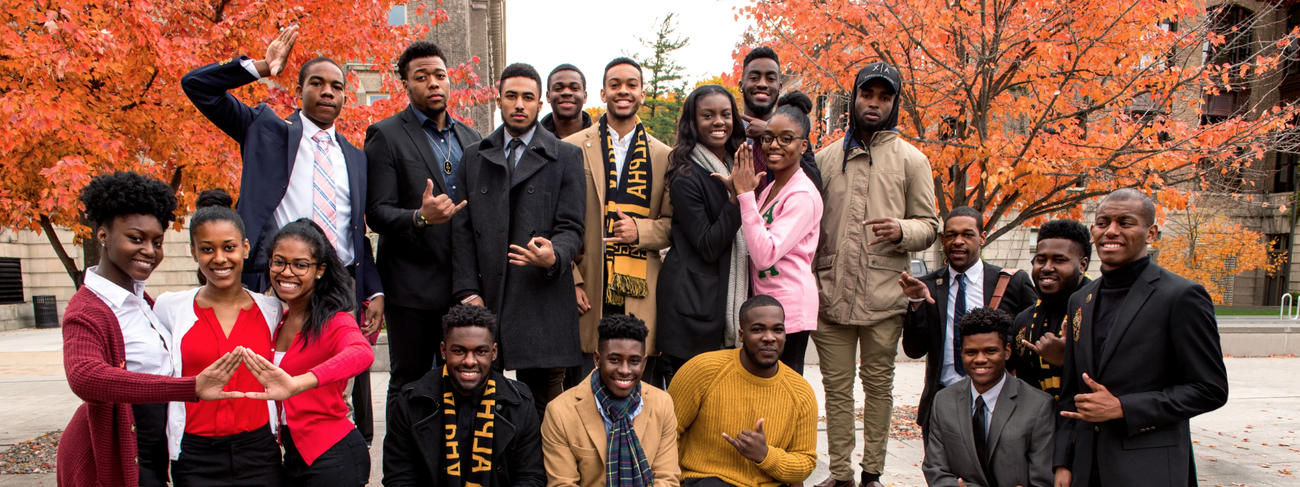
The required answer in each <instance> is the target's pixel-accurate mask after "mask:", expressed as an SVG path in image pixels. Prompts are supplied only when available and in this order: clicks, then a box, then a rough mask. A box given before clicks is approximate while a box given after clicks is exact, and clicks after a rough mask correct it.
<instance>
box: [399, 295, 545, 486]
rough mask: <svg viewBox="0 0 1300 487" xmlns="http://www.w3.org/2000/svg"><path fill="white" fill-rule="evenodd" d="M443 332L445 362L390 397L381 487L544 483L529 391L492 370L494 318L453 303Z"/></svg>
mask: <svg viewBox="0 0 1300 487" xmlns="http://www.w3.org/2000/svg"><path fill="white" fill-rule="evenodd" d="M442 333H443V339H442V344H441V345H439V348H438V350H439V353H440V354H441V355H442V359H443V366H442V367H439V368H436V369H433V370H432V371H430V372H429V373H427V374H425V375H424V377H423V378H421V379H420V380H418V381H416V382H413V383H410V384H407V385H406V386H405V387H403V388H402V391H401V392H399V393H398V394H397V395H396V396H394V398H393V400H392V401H389V403H388V409H389V410H388V434H387V435H386V436H385V437H384V486H385V487H397V486H425V485H439V486H471V485H480V486H489V485H490V486H500V487H542V486H544V485H546V469H545V467H543V464H542V436H541V434H540V430H539V428H540V425H539V424H538V421H537V409H536V408H535V407H534V406H533V396H532V393H530V392H529V391H528V387H527V386H525V385H523V384H522V383H519V382H517V381H514V380H511V379H507V378H506V377H505V376H503V375H501V373H500V372H496V371H493V370H492V361H493V360H495V359H496V356H497V346H496V335H497V321H496V317H495V316H493V315H492V312H491V311H488V309H487V308H484V307H482V306H466V305H460V306H455V307H452V308H451V311H449V312H448V313H447V316H444V317H443V318H442Z"/></svg>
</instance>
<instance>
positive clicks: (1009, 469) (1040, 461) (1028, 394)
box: [921, 374, 1087, 487]
mask: <svg viewBox="0 0 1300 487" xmlns="http://www.w3.org/2000/svg"><path fill="white" fill-rule="evenodd" d="M970 382H971V381H970V377H967V378H965V379H962V380H960V381H958V382H957V383H955V384H953V385H952V386H951V387H947V388H944V390H942V391H939V393H938V394H935V397H934V411H933V413H932V414H931V415H930V418H931V419H930V436H929V438H928V439H927V440H926V441H925V460H924V462H922V464H921V470H922V471H923V472H924V473H925V481H926V483H927V484H929V485H930V486H931V487H957V479H961V480H963V481H965V482H966V485H967V486H968V487H976V486H983V487H996V486H1002V485H1019V486H1024V487H1051V486H1052V483H1053V482H1054V481H1055V473H1054V472H1053V471H1052V429H1053V428H1054V427H1055V423H1056V421H1055V419H1054V418H1055V414H1054V411H1055V406H1054V405H1053V402H1054V401H1053V400H1052V396H1051V395H1049V394H1048V393H1046V392H1043V391H1040V390H1038V389H1035V388H1034V387H1033V386H1030V385H1029V384H1026V383H1025V382H1024V381H1022V380H1020V379H1017V378H1015V377H1012V376H1011V375H1010V374H1007V376H1006V382H1004V383H1003V384H1002V392H1000V393H998V402H997V405H995V406H994V407H993V417H992V418H991V419H990V421H989V429H988V434H987V436H985V438H986V439H987V440H986V441H985V444H987V445H988V452H989V465H988V467H989V469H988V471H989V472H991V473H992V474H993V478H992V479H989V478H988V476H987V475H985V473H984V469H983V468H982V467H980V462H979V455H978V454H977V453H976V450H975V435H974V433H973V432H972V431H971V426H972V424H971V421H972V418H971V416H972V414H971V408H972V404H971V385H970ZM1084 485H1087V484H1084Z"/></svg>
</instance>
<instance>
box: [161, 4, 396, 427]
mask: <svg viewBox="0 0 1300 487" xmlns="http://www.w3.org/2000/svg"><path fill="white" fill-rule="evenodd" d="M297 39H298V27H297V26H296V25H294V26H290V27H288V28H286V29H284V30H282V31H280V36H279V38H277V39H276V40H275V41H273V42H271V45H270V46H268V47H267V49H266V59H263V60H256V61H255V60H253V59H249V58H248V57H247V56H240V57H238V58H236V59H233V60H229V61H223V62H220V63H216V64H210V65H207V66H203V67H201V68H198V69H195V70H194V71H191V72H189V74H186V75H185V77H184V78H182V79H181V88H182V89H183V90H185V95H186V96H188V97H189V98H190V101H191V102H193V103H194V106H195V107H197V108H198V109H199V112H201V113H203V115H204V116H206V117H208V120H211V121H212V123H213V124H214V125H216V126H217V128H220V129H221V131H223V132H225V133H226V135H229V136H230V138H232V139H235V141H236V142H239V146H240V149H241V151H242V154H243V161H244V165H243V171H242V174H241V177H240V185H239V196H240V197H239V203H238V204H237V205H236V208H235V209H236V211H237V212H238V213H239V216H240V218H242V219H243V220H244V226H245V227H246V228H247V229H248V240H249V242H250V243H251V247H252V250H251V251H250V252H249V255H248V259H247V260H246V262H248V263H249V264H248V265H245V267H244V270H245V273H244V276H243V281H244V285H245V286H248V287H249V288H250V289H254V290H257V291H261V290H264V289H266V287H267V284H268V282H269V279H268V274H267V252H268V249H266V246H267V245H269V243H270V240H271V237H273V236H274V235H275V233H276V232H277V231H279V230H280V228H281V227H283V226H284V225H285V224H288V223H289V222H292V221H294V220H297V219H299V218H311V219H312V220H313V221H315V222H316V223H317V224H318V225H320V226H321V228H322V229H324V230H325V235H326V236H327V237H328V238H329V239H330V242H331V243H333V244H334V247H335V250H337V251H338V254H339V259H340V260H342V261H343V263H344V265H345V266H347V269H348V271H349V272H350V273H351V274H352V276H353V277H354V278H355V279H356V290H357V303H358V304H360V303H362V302H364V301H366V300H369V301H370V305H369V308H367V309H366V310H365V321H364V325H365V326H364V327H363V330H364V331H365V332H366V333H367V334H373V333H374V332H375V331H376V330H377V329H378V327H379V324H380V322H381V321H382V316H383V307H384V298H383V291H382V288H381V286H380V282H379V274H378V273H377V272H376V270H375V261H374V257H373V254H372V253H371V251H370V241H369V240H368V239H366V225H365V218H364V215H365V209H366V205H365V204H366V155H365V153H363V152H361V150H360V149H357V148H356V147H354V146H353V145H352V144H350V143H348V141H347V139H346V138H344V137H343V134H341V133H338V132H336V130H335V126H334V120H335V119H337V118H338V116H339V113H340V112H342V111H343V101H344V90H345V89H346V84H345V83H346V79H345V77H344V74H343V70H342V68H340V67H339V65H338V63H335V62H334V61H333V60H331V59H329V58H324V57H318V58H315V59H312V60H310V61H307V62H306V63H304V64H303V65H302V68H301V70H300V71H299V72H298V92H299V95H298V99H299V101H300V103H301V105H302V108H301V109H299V110H296V111H294V113H293V114H292V115H289V117H288V118H280V116H279V115H276V113H275V111H273V110H272V109H271V108H270V107H269V106H267V105H266V104H265V103H262V104H258V105H257V106H256V107H249V106H248V105H245V104H244V103H243V102H241V101H239V99H237V98H235V97H234V95H231V94H230V93H228V91H229V90H232V89H235V88H238V87H241V86H244V85H247V84H249V83H253V82H256V81H257V80H259V79H261V78H266V77H274V76H277V75H279V74H280V73H281V72H282V71H284V68H285V65H286V64H287V61H288V59H289V52H290V51H291V50H292V49H293V44H294V42H295V41H297ZM358 308H360V306H358ZM369 374H370V373H369V372H363V373H362V374H361V375H359V376H357V379H356V381H355V385H354V394H353V404H354V406H355V416H354V420H355V422H356V424H357V429H358V430H360V431H361V434H362V435H363V436H365V438H366V441H370V438H371V435H372V432H373V425H372V421H371V412H370V380H369V377H370V375H369Z"/></svg>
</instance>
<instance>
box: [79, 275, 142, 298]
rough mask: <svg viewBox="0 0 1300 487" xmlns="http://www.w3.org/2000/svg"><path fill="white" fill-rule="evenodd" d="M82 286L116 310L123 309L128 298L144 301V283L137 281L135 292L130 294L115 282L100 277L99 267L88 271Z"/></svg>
mask: <svg viewBox="0 0 1300 487" xmlns="http://www.w3.org/2000/svg"><path fill="white" fill-rule="evenodd" d="M82 284H83V285H85V286H86V287H89V288H90V290H91V291H94V292H95V294H98V295H99V297H100V298H103V300H104V301H106V302H107V303H108V304H109V305H111V306H113V307H114V308H121V307H122V304H123V303H125V302H126V300H127V298H130V297H131V296H135V297H137V298H140V299H141V300H143V299H144V281H135V286H134V287H135V291H134V292H130V291H127V290H125V289H122V287H121V286H118V285H117V284H114V283H113V281H110V280H108V279H106V278H105V277H104V276H101V275H99V266H93V267H90V268H88V269H86V275H85V277H84V278H82Z"/></svg>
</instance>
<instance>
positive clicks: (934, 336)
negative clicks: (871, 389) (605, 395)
mask: <svg viewBox="0 0 1300 487" xmlns="http://www.w3.org/2000/svg"><path fill="white" fill-rule="evenodd" d="M986 237H987V234H986V233H985V232H984V216H983V215H981V214H980V212H978V211H976V210H975V209H974V208H971V207H969V206H959V207H957V208H953V209H952V211H950V212H948V216H947V217H946V218H945V219H944V221H943V234H942V235H941V236H940V239H941V240H940V241H941V242H942V243H943V255H944V257H945V258H946V260H947V261H948V265H947V266H945V267H942V268H940V269H939V270H936V271H934V272H931V273H930V274H928V275H926V276H924V277H922V278H920V279H917V278H915V277H912V276H910V275H908V273H906V272H904V273H903V275H902V276H901V277H899V279H898V284H899V285H900V286H902V287H903V294H906V295H907V298H908V300H910V301H911V305H910V306H908V308H907V316H906V317H905V318H904V320H903V353H906V354H907V356H908V357H911V358H914V359H917V358H921V357H925V389H924V390H922V391H921V403H920V405H919V406H918V408H917V410H916V422H917V424H920V425H921V432H922V433H923V434H928V431H929V425H928V424H927V421H928V419H929V417H930V403H931V402H932V401H933V400H934V395H935V393H938V392H939V390H940V389H943V388H944V387H947V386H950V385H952V384H954V383H956V382H957V381H960V380H961V379H962V378H963V377H965V376H966V370H965V369H964V368H963V367H962V362H961V352H960V351H961V334H960V333H958V332H957V327H956V323H957V322H958V321H959V320H960V319H961V317H962V315H965V314H966V313H967V312H969V311H971V310H974V309H976V308H985V307H990V308H998V309H1001V310H1003V311H1006V312H1007V313H1008V314H1010V315H1012V316H1015V315H1016V314H1017V313H1020V311H1021V310H1023V309H1025V308H1028V307H1030V306H1033V305H1034V301H1035V300H1036V299H1037V297H1036V296H1035V295H1034V286H1033V283H1031V282H1030V280H1029V276H1028V275H1026V274H1025V273H1023V272H1019V271H1018V270H1017V271H1015V272H1012V271H1011V270H1008V271H1006V272H1004V271H1003V269H1002V268H1001V267H998V266H995V265H992V264H989V263H986V262H983V261H982V260H980V257H979V254H980V248H981V247H983V246H984V239H985V238H986ZM1008 274H1009V275H1008ZM1004 276H1005V277H1004ZM999 290H1000V291H1001V293H1000V294H999ZM936 299H937V301H936ZM995 300H996V301H997V303H996V304H993V303H994V301H995Z"/></svg>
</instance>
